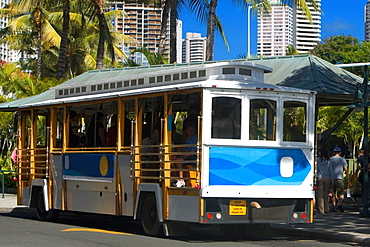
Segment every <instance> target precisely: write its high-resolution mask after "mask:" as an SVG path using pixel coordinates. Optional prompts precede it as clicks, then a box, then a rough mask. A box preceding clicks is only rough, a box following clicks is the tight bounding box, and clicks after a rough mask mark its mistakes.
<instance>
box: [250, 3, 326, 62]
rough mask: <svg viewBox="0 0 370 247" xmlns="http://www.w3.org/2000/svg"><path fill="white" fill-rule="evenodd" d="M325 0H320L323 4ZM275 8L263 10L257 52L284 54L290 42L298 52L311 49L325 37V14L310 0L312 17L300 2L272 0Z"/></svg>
mask: <svg viewBox="0 0 370 247" xmlns="http://www.w3.org/2000/svg"><path fill="white" fill-rule="evenodd" d="M320 1H321V0H316V2H317V4H318V5H319V6H320ZM270 4H271V10H270V11H268V12H263V11H261V10H260V11H259V13H258V20H257V55H258V56H264V57H268V56H284V55H286V50H287V47H288V46H289V45H292V46H293V47H294V48H295V49H296V50H297V52H298V53H308V52H309V51H310V50H312V49H313V48H315V47H316V45H317V43H319V42H320V41H321V39H320V37H321V26H320V23H321V21H320V20H321V16H320V12H319V11H315V9H314V7H313V6H312V5H311V3H308V5H309V8H310V11H311V15H312V21H310V20H307V18H306V16H305V15H304V13H303V12H302V11H301V10H300V9H298V8H297V6H295V5H293V6H289V5H286V4H282V3H281V1H280V0H270Z"/></svg>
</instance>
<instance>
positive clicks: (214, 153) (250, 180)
mask: <svg viewBox="0 0 370 247" xmlns="http://www.w3.org/2000/svg"><path fill="white" fill-rule="evenodd" d="M209 156H210V159H209V184H210V185H300V184H302V182H303V181H304V180H305V178H306V177H307V175H308V174H309V172H310V170H311V166H310V163H309V161H308V160H307V158H306V156H305V154H304V153H303V151H302V150H300V149H267V148H262V149H259V148H258V149H257V148H235V147H210V151H209ZM283 157H290V158H292V160H293V167H292V168H293V173H292V176H290V177H283V176H281V174H280V162H281V159H282V158H283Z"/></svg>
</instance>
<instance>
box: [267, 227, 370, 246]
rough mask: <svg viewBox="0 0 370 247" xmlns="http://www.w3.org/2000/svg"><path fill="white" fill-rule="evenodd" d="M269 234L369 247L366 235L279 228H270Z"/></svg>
mask: <svg viewBox="0 0 370 247" xmlns="http://www.w3.org/2000/svg"><path fill="white" fill-rule="evenodd" d="M271 232H272V233H275V234H280V235H291V236H299V237H310V238H314V239H327V240H335V241H337V242H338V241H341V242H355V243H358V244H361V245H364V246H370V237H369V235H368V234H358V233H357V234H348V233H343V232H323V231H320V230H319V229H318V230H313V229H302V228H293V227H291V228H288V227H286V228H284V227H279V226H271Z"/></svg>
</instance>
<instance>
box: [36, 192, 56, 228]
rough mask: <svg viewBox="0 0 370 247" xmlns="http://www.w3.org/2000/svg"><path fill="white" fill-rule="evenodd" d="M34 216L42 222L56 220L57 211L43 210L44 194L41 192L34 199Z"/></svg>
mask: <svg viewBox="0 0 370 247" xmlns="http://www.w3.org/2000/svg"><path fill="white" fill-rule="evenodd" d="M36 200H37V201H36V215H37V218H38V219H39V220H42V221H53V220H56V219H57V218H58V214H59V211H58V210H55V209H49V211H46V210H45V201H44V193H42V192H41V191H40V192H39V194H38V195H37V199H36Z"/></svg>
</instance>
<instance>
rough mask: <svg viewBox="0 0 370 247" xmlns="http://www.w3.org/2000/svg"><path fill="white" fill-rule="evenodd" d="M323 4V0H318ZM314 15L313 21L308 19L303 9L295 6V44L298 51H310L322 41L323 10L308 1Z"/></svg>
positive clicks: (318, 2) (317, 0) (319, 3)
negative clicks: (317, 8) (316, 8)
mask: <svg viewBox="0 0 370 247" xmlns="http://www.w3.org/2000/svg"><path fill="white" fill-rule="evenodd" d="M316 2H317V4H318V6H319V7H320V6H321V0H316ZM307 5H308V6H309V9H310V13H311V16H312V21H310V20H308V19H307V17H306V15H305V14H304V13H303V12H302V10H301V9H299V8H297V6H294V8H293V10H294V14H293V15H294V16H295V21H294V27H293V30H294V31H295V35H293V46H294V47H295V48H296V50H297V52H298V53H308V52H309V51H311V50H312V49H314V48H315V47H316V45H317V44H318V43H319V42H320V41H321V12H320V11H316V10H315V8H314V7H313V6H312V3H307Z"/></svg>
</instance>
